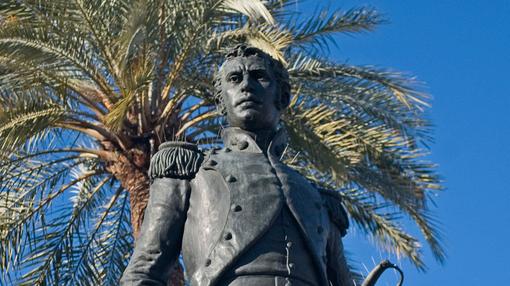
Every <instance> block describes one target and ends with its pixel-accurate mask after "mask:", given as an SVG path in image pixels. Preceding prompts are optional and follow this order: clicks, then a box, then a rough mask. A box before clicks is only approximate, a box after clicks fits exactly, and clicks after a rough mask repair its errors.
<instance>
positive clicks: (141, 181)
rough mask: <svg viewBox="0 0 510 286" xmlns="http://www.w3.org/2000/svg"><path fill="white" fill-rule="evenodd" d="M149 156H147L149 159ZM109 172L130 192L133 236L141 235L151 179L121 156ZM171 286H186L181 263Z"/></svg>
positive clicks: (172, 276) (170, 281)
mask: <svg viewBox="0 0 510 286" xmlns="http://www.w3.org/2000/svg"><path fill="white" fill-rule="evenodd" d="M148 158H149V155H148V154H147V159H148ZM108 170H109V171H110V172H111V173H112V174H114V175H115V177H116V178H117V179H118V180H119V181H120V182H121V185H122V187H123V188H124V189H126V190H127V191H128V192H129V197H130V207H131V225H132V227H133V236H134V238H135V241H136V239H137V238H138V236H139V235H140V227H141V226H142V221H143V214H144V211H145V208H146V206H147V201H148V199H149V177H148V175H147V173H146V172H143V171H142V170H141V169H140V168H138V167H137V166H135V165H134V164H133V163H131V162H130V161H129V160H128V159H127V158H126V157H124V156H120V158H118V161H116V162H114V163H112V164H111V165H110V166H108ZM167 285H169V286H184V272H183V269H182V266H181V265H180V263H177V265H176V267H175V269H174V271H172V274H171V276H170V279H169V281H168V283H167Z"/></svg>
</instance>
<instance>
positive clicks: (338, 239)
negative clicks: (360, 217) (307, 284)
mask: <svg viewBox="0 0 510 286" xmlns="http://www.w3.org/2000/svg"><path fill="white" fill-rule="evenodd" d="M320 192H321V196H322V199H323V201H324V204H325V205H326V207H327V208H328V212H329V217H330V220H331V221H332V224H331V228H330V232H329V237H328V244H327V249H326V250H327V264H326V268H327V269H326V270H327V274H328V280H329V281H330V283H331V285H333V286H354V282H353V279H352V277H351V272H350V269H349V266H348V265H347V261H346V259H345V255H344V247H343V243H342V237H343V236H344V235H345V234H346V233H347V228H348V227H349V220H348V218H347V213H346V212H345V209H344V208H343V206H342V199H341V197H340V195H339V194H338V193H337V192H334V191H328V190H320Z"/></svg>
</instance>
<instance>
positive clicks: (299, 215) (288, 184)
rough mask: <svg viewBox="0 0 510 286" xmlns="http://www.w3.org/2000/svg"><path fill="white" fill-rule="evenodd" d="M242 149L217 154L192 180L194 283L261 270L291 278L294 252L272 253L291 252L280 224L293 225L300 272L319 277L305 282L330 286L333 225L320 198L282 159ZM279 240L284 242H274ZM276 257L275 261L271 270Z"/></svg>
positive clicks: (189, 259)
mask: <svg viewBox="0 0 510 286" xmlns="http://www.w3.org/2000/svg"><path fill="white" fill-rule="evenodd" d="M240 151H241V150H235V149H234V150H231V151H230V152H225V151H224V150H221V151H217V152H215V153H214V154H211V155H210V156H209V158H208V159H206V161H205V162H204V163H203V164H202V167H201V169H200V170H199V172H198V173H197V175H196V177H195V179H194V180H193V181H192V182H191V186H192V192H191V197H190V205H189V210H188V214H187V221H186V225H185V230H184V237H183V246H182V249H183V256H184V261H185V264H186V267H187V270H188V272H189V273H190V276H192V277H191V278H192V279H191V280H192V283H193V284H194V285H200V286H202V285H210V284H211V282H218V279H228V278H232V279H233V278H235V277H236V276H240V275H238V274H243V273H245V274H247V273H252V274H255V273H257V269H264V270H263V271H264V272H265V271H268V270H269V269H271V268H272V269H273V272H272V274H273V275H275V277H276V276H281V274H285V268H287V266H288V265H287V263H286V261H285V263H283V264H282V263H281V261H282V259H287V257H286V255H287V254H286V253H282V252H281V251H277V252H273V251H272V250H271V248H273V247H276V246H277V244H278V243H282V249H283V250H284V251H286V250H285V245H286V242H284V241H285V236H283V238H282V237H277V236H278V235H279V234H281V231H282V228H281V226H282V225H281V224H280V223H278V219H283V220H284V221H280V222H283V223H287V224H288V223H291V224H292V225H291V228H289V229H288V230H289V231H291V232H292V240H294V242H295V243H297V244H298V245H296V247H297V246H299V251H297V250H294V254H295V255H296V257H293V258H295V259H298V261H294V262H292V263H294V267H296V265H299V267H302V268H303V269H300V272H302V271H308V272H307V273H304V272H302V273H303V275H305V276H301V278H303V277H306V276H309V274H311V275H312V278H309V279H308V281H309V282H310V283H311V284H304V285H314V284H313V283H316V281H314V280H317V281H322V280H321V279H324V278H325V274H324V268H325V257H326V253H325V251H326V244H327V233H328V229H329V227H330V226H329V219H328V214H327V211H326V210H325V209H324V208H323V207H322V203H321V197H320V195H319V193H318V192H317V190H315V189H314V188H313V187H312V186H311V185H310V184H309V183H308V182H307V181H306V180H305V179H304V178H303V177H302V176H301V175H299V174H298V173H297V172H295V171H293V170H291V169H290V168H288V167H287V166H285V165H284V164H282V163H281V162H279V161H278V158H275V157H271V156H269V157H266V156H265V155H264V154H263V153H260V152H259V153H257V152H240ZM282 211H283V212H284V216H283V217H282ZM275 222H276V223H275ZM266 235H269V236H266ZM275 236H276V238H277V239H278V240H280V241H279V242H276V244H271V243H268V240H267V239H269V240H270V239H271V237H273V238H274V237H275ZM257 248H259V249H257ZM266 251H267V252H268V253H265V254H263V253H260V252H266ZM264 255H265V256H264ZM297 256H299V257H297ZM257 257H258V260H257ZM272 259H276V260H277V261H276V262H273V263H275V264H274V265H273V266H270V265H266V263H271V260H272ZM236 263H237V264H236ZM289 263H290V262H289ZM242 265H245V266H246V267H244V268H243V266H242ZM283 267H285V268H283ZM282 270H283V271H282ZM296 272H297V271H296ZM296 272H294V273H292V272H291V273H292V275H295V273H296ZM286 276H287V277H289V274H288V271H287V274H286ZM316 277H317V279H315V278H316ZM245 278H246V277H243V279H245ZM264 279H265V278H264ZM234 280H235V279H234ZM236 283H237V282H236ZM317 283H319V284H318V285H322V284H321V283H320V282H317ZM193 284H192V285H193ZM220 284H221V283H220ZM294 284H295V283H294ZM226 285H229V284H226ZM232 285H235V284H232ZM259 285H261V286H263V284H259ZM270 285H274V284H270ZM278 285H279V284H278ZM282 285H284V284H282Z"/></svg>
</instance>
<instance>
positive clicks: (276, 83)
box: [214, 45, 290, 132]
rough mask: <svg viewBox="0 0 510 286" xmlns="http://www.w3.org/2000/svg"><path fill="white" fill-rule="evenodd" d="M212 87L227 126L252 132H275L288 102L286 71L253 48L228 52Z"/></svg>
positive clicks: (288, 87)
mask: <svg viewBox="0 0 510 286" xmlns="http://www.w3.org/2000/svg"><path fill="white" fill-rule="evenodd" d="M214 85H215V89H216V93H215V98H216V100H217V102H218V108H219V110H220V112H221V113H223V114H224V115H226V118H227V121H228V123H229V124H230V126H232V127H239V128H242V129H244V130H248V131H252V132H256V131H260V130H275V129H276V127H277V125H278V122H279V120H280V114H281V112H282V111H283V110H284V109H285V108H287V107H288V105H289V102H290V84H289V74H288V72H287V70H286V69H285V68H284V66H283V65H282V63H281V62H279V61H277V60H275V59H273V58H272V57H271V56H269V55H268V54H266V53H264V52H263V51H261V50H260V49H257V48H255V47H250V46H246V45H238V46H236V47H234V48H233V49H231V50H230V51H229V52H228V53H227V55H226V59H225V62H224V63H223V65H222V66H221V68H220V70H219V72H218V73H217V74H216V77H215V80H214Z"/></svg>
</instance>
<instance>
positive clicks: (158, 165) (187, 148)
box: [149, 141, 204, 181]
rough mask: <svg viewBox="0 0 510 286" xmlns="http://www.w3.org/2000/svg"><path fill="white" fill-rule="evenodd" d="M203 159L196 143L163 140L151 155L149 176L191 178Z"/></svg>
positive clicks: (153, 177) (151, 177)
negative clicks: (156, 150) (157, 149)
mask: <svg viewBox="0 0 510 286" xmlns="http://www.w3.org/2000/svg"><path fill="white" fill-rule="evenodd" d="M203 160H204V156H203V154H202V152H200V150H198V147H197V145H195V144H192V143H188V142H178V141H172V142H165V143H163V144H161V145H160V146H159V151H158V152H157V153H156V154H154V155H153V156H152V159H151V165H150V168H149V178H150V180H151V181H152V180H154V179H155V178H162V177H170V178H176V179H193V178H194V177H195V175H196V173H197V172H198V169H199V168H200V165H201V164H202V161H203Z"/></svg>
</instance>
